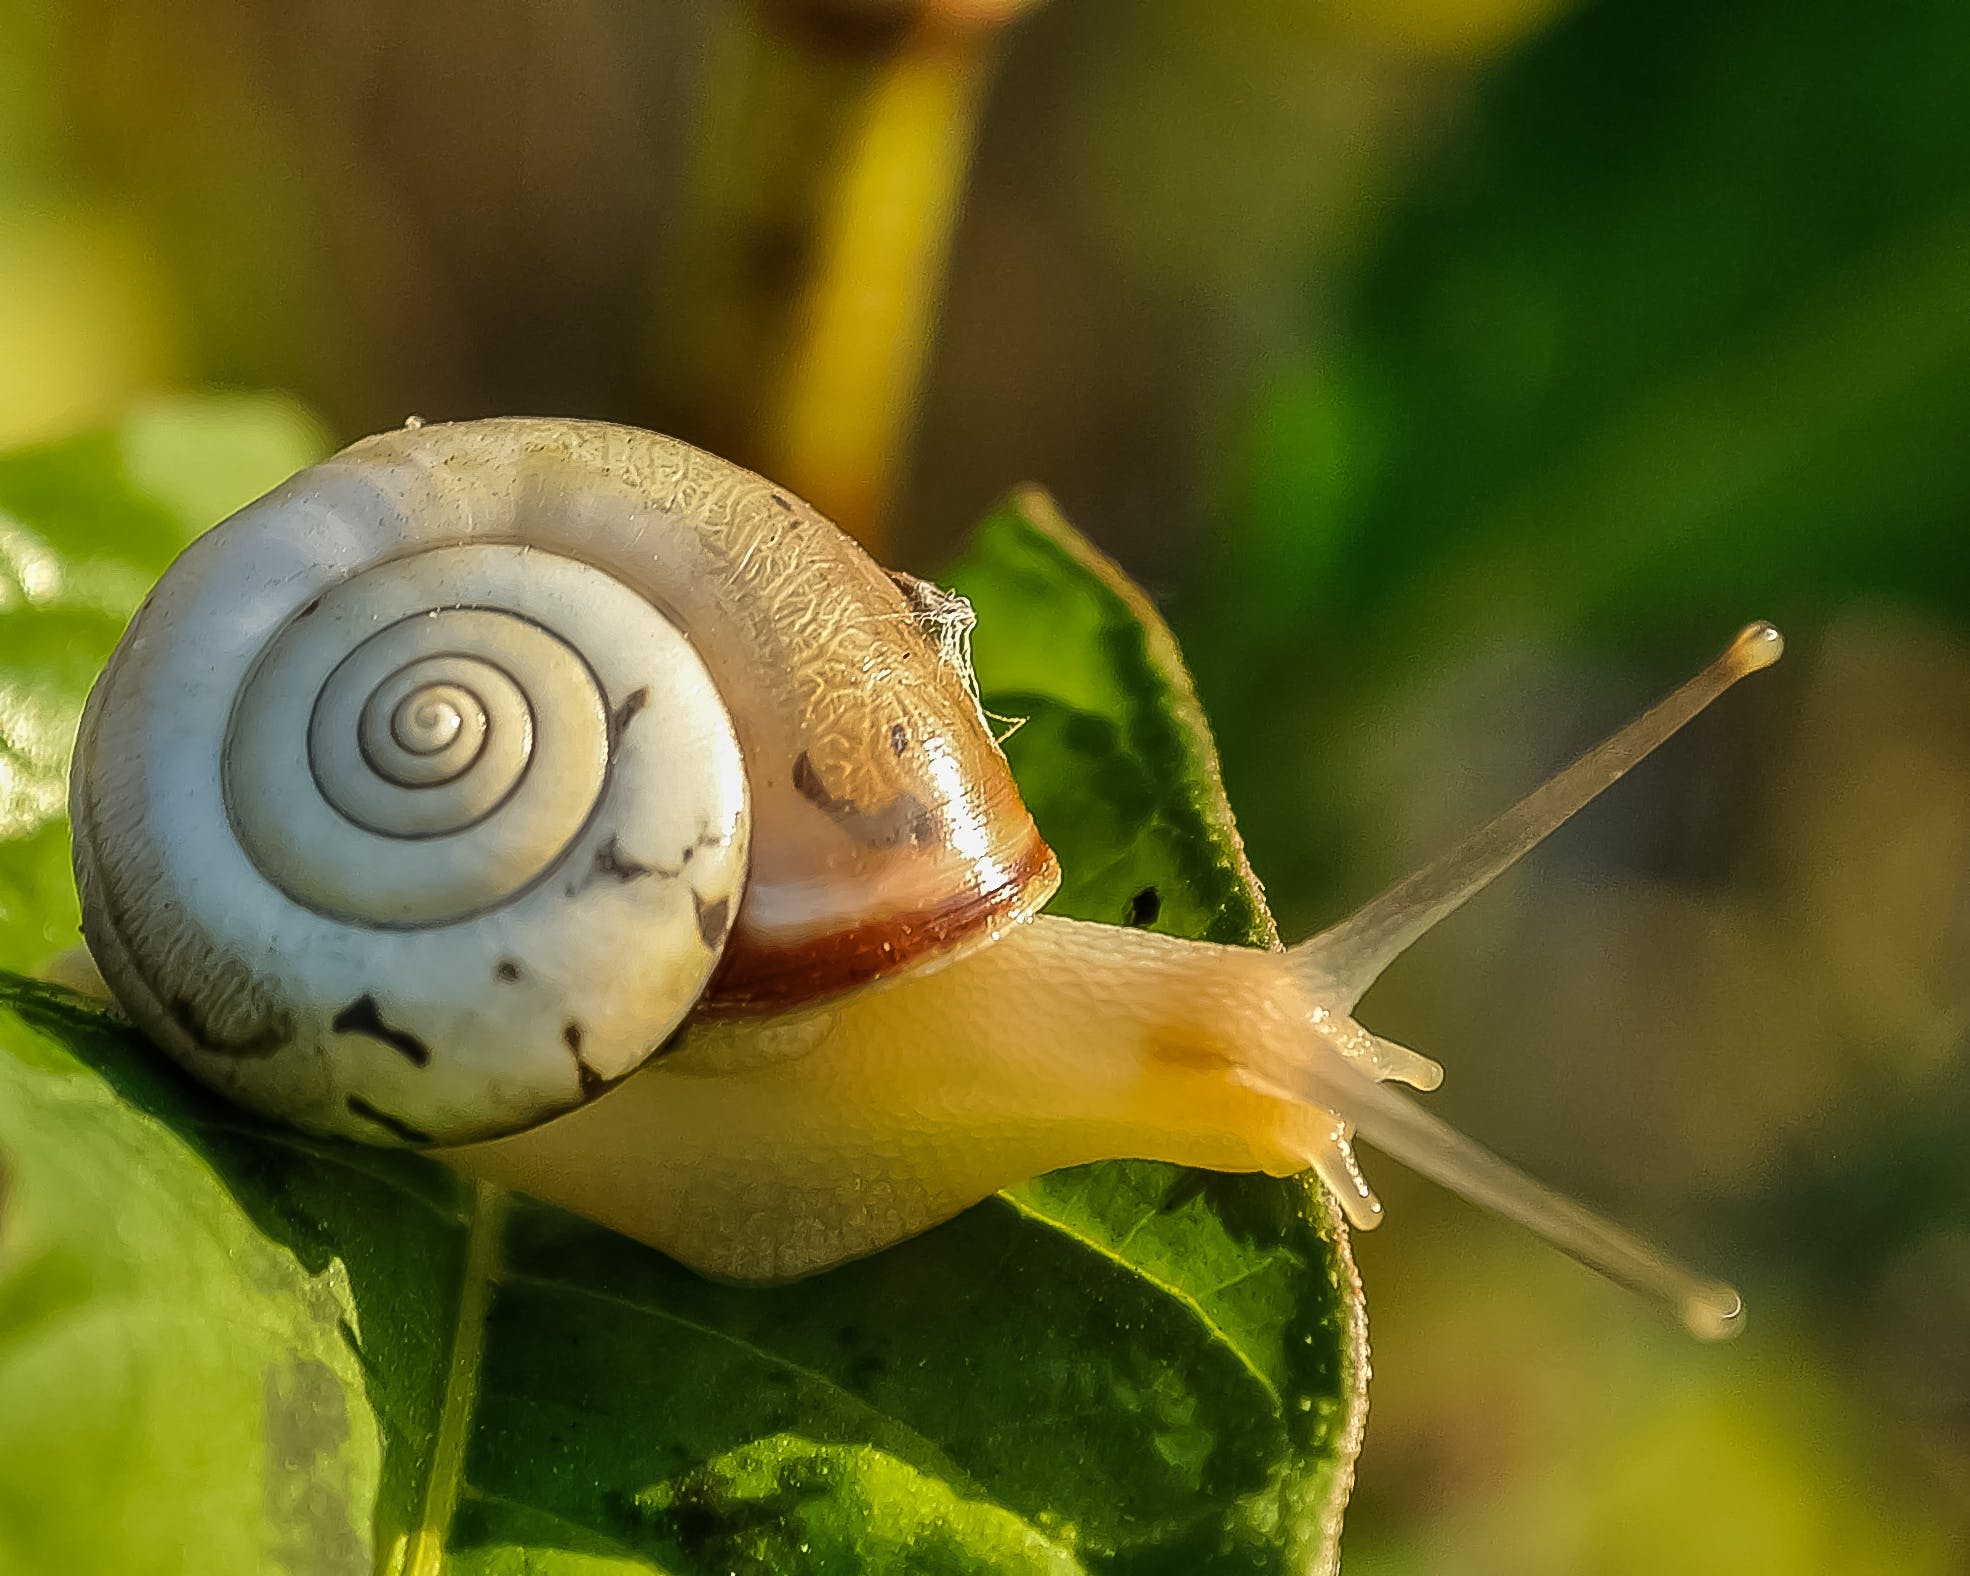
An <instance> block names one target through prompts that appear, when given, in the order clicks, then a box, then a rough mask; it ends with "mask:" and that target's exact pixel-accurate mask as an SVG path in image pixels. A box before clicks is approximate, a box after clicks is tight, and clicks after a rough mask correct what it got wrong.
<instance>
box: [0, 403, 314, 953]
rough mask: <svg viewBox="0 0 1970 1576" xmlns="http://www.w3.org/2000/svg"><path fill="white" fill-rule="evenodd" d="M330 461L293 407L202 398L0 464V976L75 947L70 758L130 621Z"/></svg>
mask: <svg viewBox="0 0 1970 1576" xmlns="http://www.w3.org/2000/svg"><path fill="white" fill-rule="evenodd" d="M321 449H322V436H321V433H320V431H319V430H318V429H317V428H316V427H315V425H314V423H313V421H312V420H311V419H310V418H309V417H307V416H306V415H304V414H303V413H302V412H301V411H300V410H299V409H298V408H297V407H295V406H294V405H292V404H290V403H288V402H287V401H285V400H279V399H272V398H268V397H265V396H239V397H235V398H229V399H216V398H212V397H210V396H207V397H205V398H203V399H199V400H169V401H159V402H157V403H155V404H152V405H149V406H146V407H144V408H143V409H141V410H139V411H137V412H135V413H134V414H132V415H131V416H130V417H129V418H128V419H127V420H125V421H124V422H123V423H122V424H121V425H120V426H118V427H117V428H115V429H114V430H113V431H110V432H100V433H90V434H87V435H85V436H82V437H77V438H69V439H64V440H62V441H60V442H56V443H49V444H44V445H40V446H38V447H35V448H31V449H22V450H18V451H16V452H14V453H12V454H6V455H0V966H7V967H13V968H32V967H35V966H36V965H38V964H39V963H41V962H42V960H44V959H45V958H46V957H47V956H48V955H49V954H50V953H52V952H55V951H57V950H59V949H60V948H63V947H66V946H70V945H72V944H73V943H74V941H75V939H76V935H75V926H76V909H75V888H74V881H73V879H72V877H71V876H70V874H69V868H68V836H67V832H66V829H65V824H64V821H63V817H64V813H65V810H66V802H67V791H68V790H67V773H68V756H69V751H70V750H71V749H72V748H73V746H74V743H75V727H76V723H77V721H78V720H79V719H80V717H81V715H82V702H83V700H84V699H85V698H86V697H87V695H88V693H89V686H90V684H92V683H93V682H94V681H95V677H96V674H97V673H98V672H100V671H101V670H102V666H103V663H104V662H105V661H107V660H108V658H109V653H110V648H111V647H113V646H114V645H115V644H116V638H117V636H118V635H120V634H122V633H123V626H124V624H125V623H126V622H127V621H128V620H129V617H130V615H131V614H132V613H133V612H135V611H136V608H137V604H138V602H139V601H141V600H142V599H143V596H144V593H145V592H146V591H148V590H149V589H150V587H151V583H152V582H153V581H154V580H156V579H157V577H158V575H159V574H161V573H162V572H163V570H164V566H165V565H166V564H168V563H170V562H171V560H172V559H173V558H175V557H176V556H177V555H178V553H179V551H180V550H181V549H183V547H184V546H185V544H186V543H187V542H189V541H190V540H191V539H192V538H193V537H194V536H196V535H197V534H198V533H199V532H200V531H202V530H204V529H205V528H206V527H207V526H209V525H211V524H212V523H213V522H214V521H215V520H218V519H220V518H221V517H222V516H224V515H227V514H230V513H231V512H232V511H233V510H234V509H237V508H238V507H239V506H240V505H241V504H244V503H247V502H250V501H251V500H252V499H254V498H256V497H258V496H259V495H260V494H261V493H263V492H265V491H266V490H267V489H268V488H270V487H272V486H274V485H275V484H276V483H278V482H280V481H283V480H285V479H286V478H287V477H288V476H290V475H291V474H293V472H295V471H296V470H299V469H300V468H301V467H302V466H304V465H306V464H308V463H309V462H310V461H311V460H313V459H315V458H316V457H317V456H318V455H319V454H320V452H321Z"/></svg>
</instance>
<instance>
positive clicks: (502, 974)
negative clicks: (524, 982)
mask: <svg viewBox="0 0 1970 1576" xmlns="http://www.w3.org/2000/svg"><path fill="white" fill-rule="evenodd" d="M519 977H520V965H519V964H517V963H515V962H514V961H513V960H512V959H511V958H501V959H500V960H499V961H498V962H497V963H495V964H494V965H493V978H494V979H496V980H502V981H504V982H505V983H506V984H508V985H511V984H512V983H513V982H514V981H515V980H517V979H518V978H519Z"/></svg>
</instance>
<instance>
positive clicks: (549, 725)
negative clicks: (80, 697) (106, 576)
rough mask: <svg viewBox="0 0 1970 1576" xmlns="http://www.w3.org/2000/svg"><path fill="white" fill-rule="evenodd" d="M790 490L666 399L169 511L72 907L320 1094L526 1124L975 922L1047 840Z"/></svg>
mask: <svg viewBox="0 0 1970 1576" xmlns="http://www.w3.org/2000/svg"><path fill="white" fill-rule="evenodd" d="M952 677H953V676H952V674H951V672H950V671H949V670H948V666H947V664H946V661H945V659H944V658H943V657H942V656H940V654H939V650H938V646H937V643H936V640H935V639H934V636H933V633H932V632H931V631H930V630H928V629H927V628H926V627H925V624H924V622H923V620H922V619H921V617H920V616H919V615H918V614H917V613H916V611H915V610H914V608H913V606H912V604H911V602H910V601H909V600H908V599H907V598H906V597H905V595H904V593H903V592H902V591H901V590H899V589H898V587H897V585H896V584H895V583H894V582H893V581H892V580H891V579H890V578H889V577H888V576H887V575H885V574H884V572H883V571H882V570H881V569H880V568H879V567H878V566H876V565H875V564H874V563H873V562H871V561H870V560H869V559H868V558H867V557H866V556H865V555H864V554H862V553H861V551H860V550H859V549H858V548H856V547H855V546H854V545H853V544H852V543H850V542H849V541H848V540H847V539H846V538H844V537H842V536H841V534H840V533H839V532H838V531H836V530H835V529H834V528H833V527H832V526H831V525H829V524H828V523H827V522H826V521H825V520H823V519H821V518H820V517H819V516H817V515H815V514H814V513H813V512H812V511H811V510H809V509H807V508H806V506H805V505H802V504H800V503H799V502H798V501H797V500H794V499H792V498H790V497H788V496H787V495H785V494H783V493H780V492H778V491H776V490H775V489H773V488H772V487H771V486H770V485H769V484H767V483H765V482H763V481H762V480H760V479H759V478H758V477H755V476H753V475H751V474H750V473H748V472H745V471H742V470H740V469H738V468H736V467H734V466H731V465H728V464H726V463H724V462H723V461H719V460H717V459H715V458H713V457H711V456H708V455H705V454H702V453H700V452H698V451H696V450H694V449H691V448H689V447H688V446H686V445H682V444H678V443H675V442H673V441H671V440H668V439H664V438H660V437H657V436H656V435H654V434H648V433H641V432H636V431H633V430H630V429H625V428H617V427H610V426H605V425H601V424H591V423H572V422H545V421H542V422H534V421H517V420H515V421H492V422H472V423H463V424H458V425H453V426H433V427H419V428H411V429H406V430H404V431H401V432H396V433H389V434H385V435H383V436H381V437H377V438H372V439H369V440H366V441H364V442H362V443H359V444H356V445H354V446H353V447H352V448H350V449H348V450H345V451H344V452H343V453H341V454H339V455H337V456H335V457H334V458H333V459H331V460H329V461H327V462H325V463H323V464H321V465H319V466H316V467H314V468H313V469H311V470H309V471H306V472H303V473H302V474H301V475H299V476H297V477H295V478H294V479H293V480H292V481H290V482H289V483H287V484H286V485H285V486H283V487H281V488H279V489H277V490H276V491H275V492H273V493H271V494H269V495H268V496H267V497H265V498H263V499H261V500H259V501H258V502H257V503H254V504H252V505H250V506H249V507H248V508H246V509H244V510H242V511H241V512H240V513H239V514H238V515H235V516H234V517H233V518H232V519H230V520H228V521H227V522H225V523H224V524H223V525H221V526H219V527H217V528H215V529H214V530H213V531H211V532H209V533H207V535H205V536H204V537H202V538H201V539H200V540H199V541H198V542H196V543H195V544H194V545H193V546H192V547H191V548H190V549H189V550H188V551H187V552H186V554H185V555H184V557H183V558H182V559H181V560H180V561H179V563H178V564H177V565H176V566H174V568H173V569H172V570H171V571H170V572H169V573H168V574H167V576H166V577H165V579H164V580H163V581H162V582H161V583H160V585H159V586H158V588H157V589H156V591H155V592H154V593H153V594H152V596H151V598H150V600H149V601H148V602H147V603H146V604H145V607H144V608H143V610H142V611H141V612H140V613H139V615H138V617H137V619H136V621H135V622H134V623H133V625H132V627H131V629H130V631H129V633H128V634H127V635H126V636H125V639H124V642H123V644H122V645H121V646H120V647H119V648H118V651H117V654H116V656H115V657H114V659H113V660H112V662H111V665H110V667H109V669H108V670H107V671H106V673H105V674H104V676H103V678H102V680H101V681H100V682H99V684H98V686H97V689H96V691H95V692H94V694H93V695H92V696H91V698H90V702H89V706H88V708H87V710H86V712H85V716H84V720H83V726H82V731H81V736H80V739H79V742H78V746H77V756H76V772H75V778H74V787H73V790H72V798H73V810H74V820H75V828H76V843H77V852H76V858H77V873H78V878H79V880H80V883H81V886H82V890H83V895H84V912H85V931H86V933H87V935H88V939H89V942H90V945H91V949H92V951H94V953H95V954H96V957H97V960H98V963H99V964H100V966H101V967H102V968H103V971H104V973H105V976H106V977H107V978H108V979H109V982H110V984H111V985H112V986H113V987H114V988H115V989H116V991H117V994H118V996H119V999H121V1000H122V1001H123V1002H124V1003H125V1004H126V1006H128V1007H129V1008H130V1010H131V1011H132V1012H133V1013H134V1014H135V1015H136V1016H137V1017H138V1018H139V1020H140V1021H141V1022H142V1025H143V1026H144V1027H145V1028H146V1029H148V1030H149V1031H150V1032H151V1033H152V1034H153V1035H155V1036H156V1037H157V1038H158V1039H159V1040H160V1042H161V1043H163V1044H164V1045H165V1047H166V1048H167V1049H169V1050H170V1051H171V1052H172V1053H173V1054H174V1055H176V1056H177V1057H178V1058H179V1059H180V1060H182V1061H184V1062H185V1063H186V1065H187V1066H189V1067H190V1068H191V1069H192V1070H193V1071H194V1072H195V1073H197V1074H199V1075H200V1076H201V1077H203V1078H205V1079H206V1080H207V1081H209V1082H212V1083H213V1084H215V1085H217V1086H219V1087H221V1088H222V1089H224V1090H225V1091H226V1092H228V1093H230V1094H231V1095H233V1096H234V1097H236V1098H239V1099H242V1100H244V1101H245V1102H246V1103H248V1104H251V1105H255V1106H257V1107H259V1108H261V1109H263V1110H266V1111H269V1112H271V1113H274V1114H277V1115H280V1116H282V1117H285V1118H286V1119H288V1120H291V1121H295V1122H298V1123H299V1124H301V1125H303V1126H305V1127H310V1128H313V1129H315V1130H318V1131H327V1132H334V1133H343V1134H348V1135H351V1136H355V1137H359V1138H363V1139H367V1140H370V1141H372V1142H376V1141H381V1142H390V1141H403V1142H412V1143H419V1142H439V1143H450V1142H462V1141H466V1140H470V1139H476V1138H483V1137H487V1136H492V1135H495V1134H498V1133H503V1132H511V1131H516V1130H520V1129H523V1128H525V1127H527V1126H530V1125H533V1124H535V1123H537V1122H539V1121H542V1120H545V1119H547V1118H548V1117H551V1116H553V1115H555V1114H557V1113H559V1112H561V1111H564V1110H567V1109H569V1108H571V1107H572V1106H574V1105H576V1104H579V1103H580V1102H581V1101H583V1100H585V1099H586V1098H588V1097H590V1096H591V1095H592V1094H594V1093H595V1092H597V1091H598V1090H600V1089H603V1088H606V1087H608V1086H609V1085H610V1084H611V1083H612V1082H614V1081H615V1080H617V1079H619V1078H621V1077H622V1076H624V1075H626V1074H627V1073H629V1072H630V1071H632V1070H634V1068H635V1067H636V1066H637V1065H639V1064H640V1063H641V1062H642V1061H644V1060H645V1059H646V1058H647V1057H648V1056H649V1055H650V1054H651V1053H652V1052H653V1051H654V1050H655V1049H656V1048H657V1047H659V1046H660V1045H661V1044H662V1042H663V1041H664V1040H665V1039H666V1038H667V1037H668V1036H669V1035H670V1034H671V1033H672V1032H673V1031H674V1030H675V1029H676V1028H677V1026H678V1025H679V1024H680V1023H681V1022H682V1021H683V1019H684V1018H685V1017H686V1016H687V1015H689V1014H690V1013H692V1012H694V1011H699V1010H707V1009H708V1010H726V1011H730V1010H772V1009H774V1008H777V1007H782V1006H787V1005H793V1004H797V1003H799V1002H800V1001H803V1000H807V999H812V998H813V997H815V996H819V995H825V994H828V993H830V992H833V991H838V990H841V989H845V988H848V987H850V986H852V985H854V984H857V983H860V982H861V981H863V980H866V979H870V978H873V977H875V976H877V975H879V974H881V973H883V972H886V971H887V970H889V969H891V968H894V967H899V966H902V965H903V964H905V963H907V962H909V961H912V960H913V959H915V958H917V957H920V956H923V955H925V954H928V953H933V952H937V951H940V950H950V949H954V948H957V947H961V946H963V945H965V944H967V942H968V941H969V940H970V939H971V938H973V937H978V936H983V935H984V934H986V933H988V931H989V928H990V927H991V926H993V925H995V924H998V923H1002V922H1003V921H1004V920H1005V919H1006V918H1007V917H1009V916H1014V915H1018V914H1023V913H1026V912H1030V911H1031V910H1032V909H1033V908H1036V907H1037V906H1038V905H1039V904H1040V903H1041V902H1043V901H1044V900H1045V898H1046V896H1047V895H1048V894H1049V893H1050V891H1051V888H1052V883H1053V880H1054V870H1053V866H1052V861H1051V856H1050V855H1049V854H1048V853H1047V851H1046V849H1045V846H1044V844H1042V843H1041V842H1040V841H1039V839H1038V836H1037V834H1036V833H1035V832H1034V830H1033V828H1032V823H1031V821H1030V819H1029V818H1028V817H1027V815H1026V813H1025V811H1024V809H1023V807H1022V806H1021V805H1020V803H1019V800H1018V797H1017V794H1016V792H1015V791H1014V790H1013V788H1012V785H1011V781H1010V778H1009V776H1008V775H1007V773H1006V771H1005V767H1004V762H1003V760H1002V759H1001V758H1000V757H999V755H998V753H997V751H996V749H995V747H994V746H993V745H992V741H991V738H990V735H989V732H988V731H987V729H986V726H985V724H984V722H983V720H982V718H980V717H979V715H978V714H977V708H976V704H975V701H974V699H973V697H972V696H971V694H970V693H969V691H968V690H967V688H966V686H965V685H964V684H963V683H961V682H952Z"/></svg>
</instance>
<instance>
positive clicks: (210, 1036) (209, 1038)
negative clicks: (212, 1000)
mask: <svg viewBox="0 0 1970 1576" xmlns="http://www.w3.org/2000/svg"><path fill="white" fill-rule="evenodd" d="M206 1007H207V1004H205V1003H201V1002H198V1001H195V1000H194V999H193V998H191V997H190V996H173V997H172V998H171V999H170V1000H169V1001H168V1002H166V1003H165V1004H164V1010H165V1011H166V1012H168V1013H170V1015H171V1021H172V1022H173V1023H175V1024H177V1026H178V1027H179V1028H181V1029H183V1030H184V1031H185V1033H186V1034H188V1035H190V1036H191V1039H192V1043H193V1044H195V1045H196V1046H198V1047H199V1049H201V1050H205V1051H211V1052H213V1053H215V1054H216V1055H219V1056H237V1057H239V1058H241V1059H242V1060H249V1059H252V1058H255V1057H260V1056H272V1055H273V1054H274V1052H276V1051H278V1050H279V1049H280V1048H281V1047H282V1046H283V1045H285V1044H287V1042H288V1041H289V1040H291V1039H292V1038H293V1037H294V1025H293V1023H292V1022H291V1021H290V1020H289V1019H288V1017H287V1015H286V1014H285V1013H279V1014H276V1015H275V1016H273V1017H272V1018H268V1019H266V1020H264V1021H262V1022H260V1023H259V1025H258V1026H257V1027H255V1028H253V1029H251V1030H249V1031H248V1032H245V1033H240V1032H238V1031H237V1030H235V1031H233V1032H231V1033H228V1032H226V1031H225V1030H222V1029H221V1028H219V1026H218V1024H217V1022H216V1021H215V1020H214V1018H213V1016H212V1014H211V1013H209V1012H208V1011H207V1010H206Z"/></svg>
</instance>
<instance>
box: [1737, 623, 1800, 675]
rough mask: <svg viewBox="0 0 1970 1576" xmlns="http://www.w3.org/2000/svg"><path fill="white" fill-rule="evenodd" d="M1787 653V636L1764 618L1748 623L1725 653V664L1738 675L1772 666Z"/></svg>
mask: <svg viewBox="0 0 1970 1576" xmlns="http://www.w3.org/2000/svg"><path fill="white" fill-rule="evenodd" d="M1784 655H1785V636H1783V635H1781V634H1780V633H1779V632H1778V630H1777V628H1776V627H1775V626H1773V625H1771V624H1768V623H1766V622H1765V620H1763V619H1762V618H1761V619H1759V620H1758V621H1757V622H1756V623H1755V624H1746V625H1745V626H1744V628H1743V629H1741V630H1739V631H1738V635H1737V639H1735V640H1733V641H1732V642H1731V643H1730V647H1729V649H1728V650H1726V651H1725V653H1724V662H1725V664H1726V665H1727V666H1728V667H1729V668H1730V669H1731V670H1732V671H1733V673H1734V674H1736V675H1737V676H1738V677H1743V676H1745V675H1747V674H1751V673H1756V672H1758V671H1760V670H1761V669H1763V668H1768V667H1770V666H1771V665H1772V664H1773V663H1774V662H1776V661H1778V659H1779V658H1780V657H1782V656H1784Z"/></svg>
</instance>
